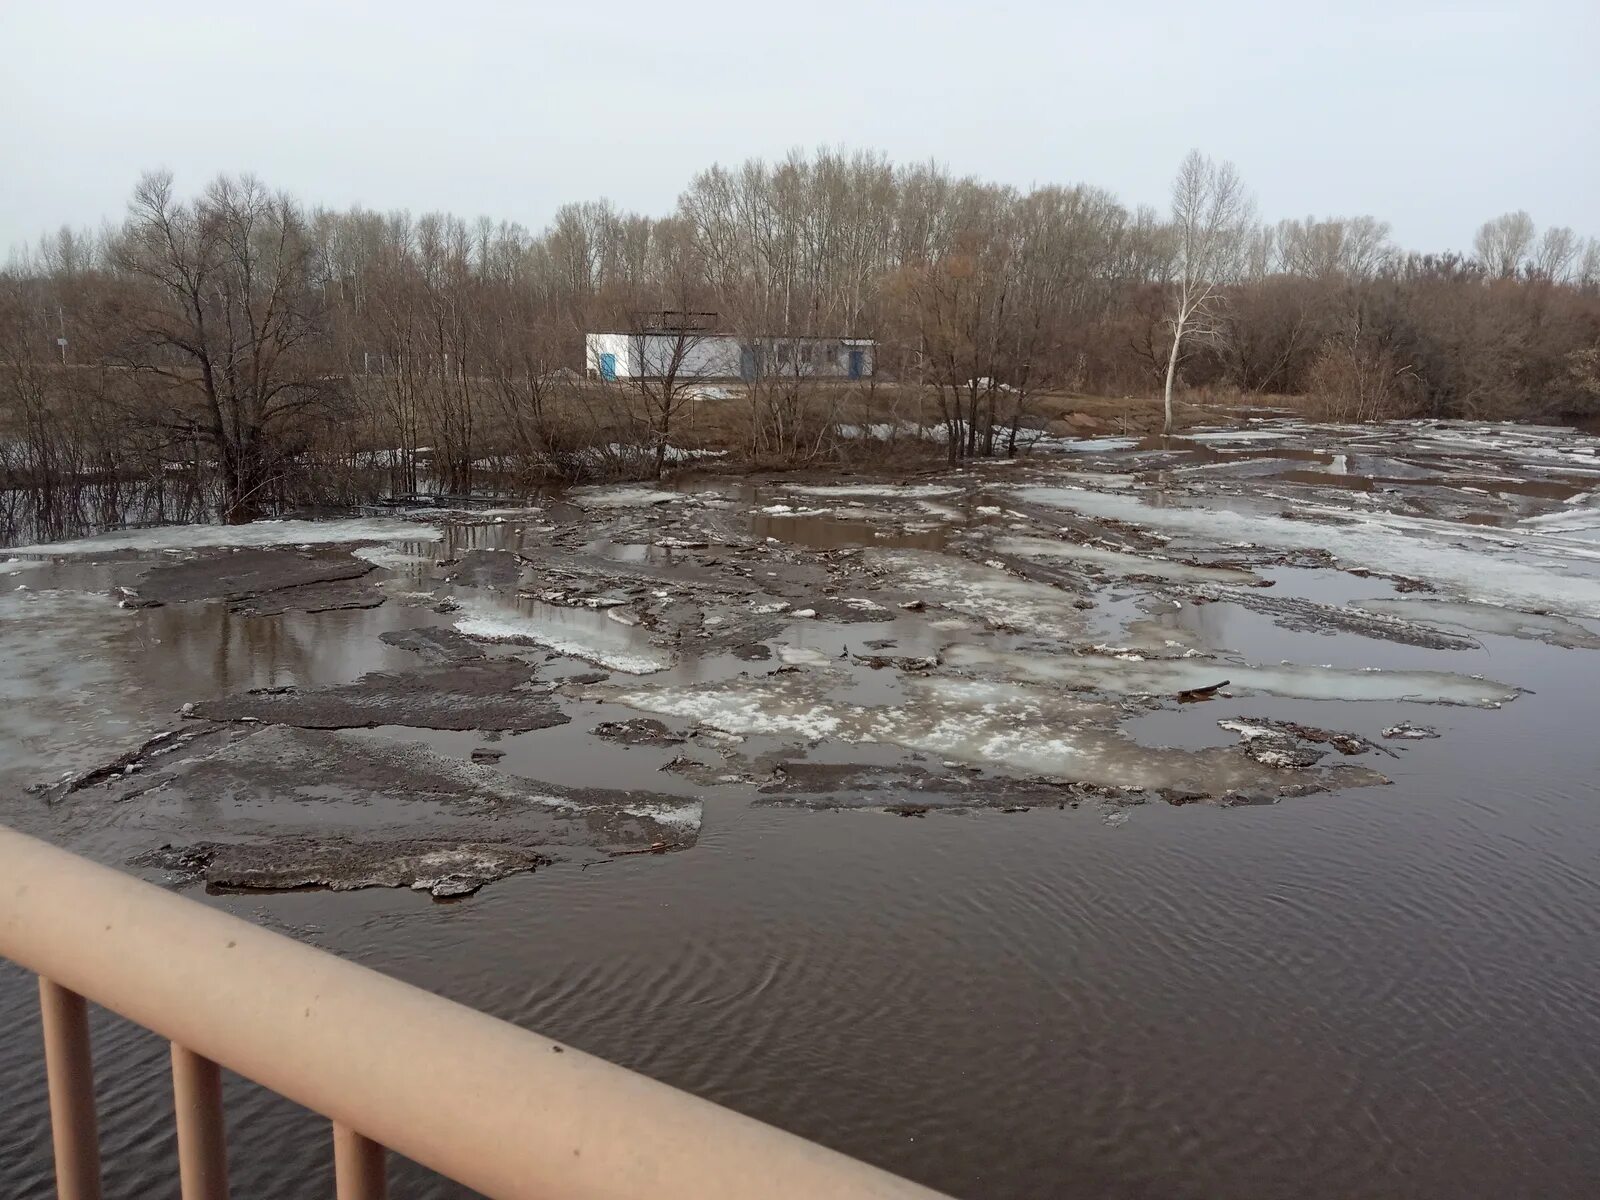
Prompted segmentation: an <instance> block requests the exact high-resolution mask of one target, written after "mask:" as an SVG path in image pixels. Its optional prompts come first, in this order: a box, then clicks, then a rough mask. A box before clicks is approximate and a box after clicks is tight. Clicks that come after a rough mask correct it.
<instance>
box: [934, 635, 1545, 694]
mask: <svg viewBox="0 0 1600 1200" xmlns="http://www.w3.org/2000/svg"><path fill="white" fill-rule="evenodd" d="M941 657H942V658H943V660H944V662H945V663H946V664H947V665H949V666H952V667H968V668H973V669H979V670H987V671H991V672H999V673H1001V674H1004V675H1007V676H1017V677H1021V678H1024V679H1032V680H1037V681H1041V682H1050V683H1064V684H1066V685H1068V686H1069V687H1077V688H1087V689H1091V690H1094V691H1100V692H1109V693H1114V694H1118V695H1133V696H1172V695H1176V694H1177V693H1179V692H1184V691H1191V690H1196V689H1205V688H1210V687H1213V686H1215V685H1217V684H1220V683H1223V682H1224V681H1226V682H1227V684H1228V686H1229V689H1230V690H1232V691H1239V692H1265V693H1267V694H1269V695H1273V696H1287V697H1292V698H1296V699H1301V700H1411V701H1417V702H1420V703H1429V704H1469V705H1478V706H1480V707H1484V708H1495V707H1498V706H1499V705H1500V704H1503V703H1504V702H1506V701H1507V700H1513V699H1515V698H1516V697H1517V695H1518V694H1519V693H1520V692H1521V690H1522V689H1520V688H1516V687H1512V686H1511V685H1509V684H1504V683H1497V682H1495V681H1494V680H1492V679H1479V678H1476V677H1474V676H1471V675H1458V674H1455V673H1454V672H1451V671H1383V670H1349V669H1344V668H1335V667H1311V666H1299V665H1294V664H1283V665H1280V666H1250V665H1246V664H1243V663H1231V662H1219V661H1216V660H1214V659H1195V658H1185V659H1156V660H1149V661H1140V660H1127V659H1122V658H1112V657H1108V656H1105V655H1090V654H1085V655H1081V656H1076V657H1069V656H1060V655H1041V654H1019V653H1016V652H1013V651H1006V650H992V649H989V648H987V647H984V646H965V645H954V646H949V647H947V648H946V649H945V650H944V651H943V652H942V654H941Z"/></svg>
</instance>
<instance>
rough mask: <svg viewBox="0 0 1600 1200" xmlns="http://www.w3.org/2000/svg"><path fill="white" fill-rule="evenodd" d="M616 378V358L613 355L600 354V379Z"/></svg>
mask: <svg viewBox="0 0 1600 1200" xmlns="http://www.w3.org/2000/svg"><path fill="white" fill-rule="evenodd" d="M616 377H617V356H616V355H615V354H602V355H601V356H600V378H601V379H615V378H616Z"/></svg>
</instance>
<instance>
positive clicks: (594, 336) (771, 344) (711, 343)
mask: <svg viewBox="0 0 1600 1200" xmlns="http://www.w3.org/2000/svg"><path fill="white" fill-rule="evenodd" d="M584 342H585V353H584V361H585V365H586V366H587V368H588V374H589V377H590V378H591V379H660V378H662V377H664V376H666V375H669V374H670V375H673V376H674V377H675V378H678V379H706V380H711V379H743V380H745V381H746V382H749V381H750V380H753V379H756V378H757V377H759V376H761V375H772V374H785V375H790V374H793V375H800V376H803V377H806V378H814V379H866V378H869V377H870V376H871V375H872V371H873V367H874V361H873V360H874V357H875V354H874V351H875V349H876V343H874V342H873V340H872V339H871V338H847V337H758V338H740V337H739V336H738V335H736V334H732V333H712V332H707V331H705V330H700V329H689V328H680V329H648V328H647V329H646V330H645V331H643V332H636V333H591V334H588V335H586V337H585V339H584Z"/></svg>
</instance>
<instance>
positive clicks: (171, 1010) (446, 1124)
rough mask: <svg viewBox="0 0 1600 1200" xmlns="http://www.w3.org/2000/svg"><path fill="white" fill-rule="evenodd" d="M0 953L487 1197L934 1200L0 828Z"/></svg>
mask: <svg viewBox="0 0 1600 1200" xmlns="http://www.w3.org/2000/svg"><path fill="white" fill-rule="evenodd" d="M0 955H4V956H5V957H7V958H10V959H12V960H14V961H16V962H18V963H20V964H21V965H22V966H24V967H27V968H28V969H29V970H32V971H34V972H36V973H37V974H39V975H42V976H46V977H48V978H50V979H52V980H54V981H55V982H57V983H59V984H60V985H61V986H63V987H66V988H69V989H71V990H72V991H75V992H78V993H80V994H82V995H84V996H86V997H88V998H89V999H91V1000H93V1001H94V1002H95V1003H97V1004H100V1005H103V1006H104V1007H106V1008H108V1009H111V1010H112V1011H113V1012H116V1013H119V1014H121V1015H122V1016H124V1017H126V1018H128V1019H129V1020H130V1021H133V1022H135V1023H137V1024H139V1025H143V1026H145V1027H146V1028H148V1029H151V1030H154V1031H155V1032H156V1033H159V1034H161V1035H162V1036H163V1037H166V1038H167V1039H169V1040H171V1041H173V1042H176V1043H178V1044H179V1045H180V1046H183V1047H186V1048H187V1049H188V1050H189V1051H192V1052H193V1053H194V1054H197V1055H199V1056H201V1057H203V1058H205V1059H209V1060H210V1061H212V1062H214V1063H219V1064H221V1065H222V1066H224V1067H226V1068H228V1069H229V1070H230V1071H234V1072H236V1073H237V1074H239V1075H242V1076H244V1077H245V1078H247V1079H251V1080H254V1081H255V1082H257V1083H259V1084H261V1085H262V1086H264V1087H266V1088H268V1089H270V1090H272V1091H274V1092H277V1093H279V1094H280V1095H282V1096H285V1097H287V1098H288V1099H290V1100H293V1101H294V1102H295V1103H297V1104H300V1105H303V1106H304V1107H306V1108H309V1109H311V1110H313V1111H314V1112H318V1113H322V1114H323V1115H324V1116H327V1117H329V1118H331V1119H332V1120H334V1121H336V1122H339V1123H340V1124H342V1125H344V1126H346V1127H348V1128H350V1129H352V1130H359V1131H360V1132H361V1133H362V1134H363V1135H364V1136H366V1137H367V1138H370V1139H371V1140H373V1141H374V1142H377V1143H378V1144H380V1145H382V1146H387V1147H389V1148H390V1149H392V1150H394V1151H395V1152H396V1153H398V1154H403V1155H405V1156H406V1157H408V1158H411V1159H415V1160H416V1161H417V1162H420V1163H422V1164H423V1165H424V1166H426V1167H429V1168H431V1169H432V1170H434V1171H437V1172H438V1173H440V1174H442V1175H445V1176H447V1177H449V1178H451V1179H454V1180H456V1181H457V1182H459V1183H462V1184H465V1185H466V1186H467V1187H469V1188H472V1189H474V1190H476V1191H478V1192H481V1193H483V1194H484V1195H486V1196H490V1197H494V1198H495V1200H556V1198H559V1200H638V1198H642V1197H651V1198H652V1200H675V1198H678V1197H683V1198H685V1200H687V1198H689V1197H694V1198H695V1200H719V1198H728V1200H733V1198H735V1197H737V1198H739V1200H744V1198H745V1197H748V1196H751V1195H760V1196H762V1197H764V1198H765V1200H802V1198H803V1200H813V1198H814V1197H819V1196H827V1197H830V1198H834V1200H866V1198H868V1197H874V1198H884V1200H888V1198H900V1197H903V1198H905V1200H912V1198H914V1197H924V1198H926V1197H933V1196H935V1195H936V1193H933V1192H930V1191H928V1190H927V1189H925V1188H922V1187H920V1186H918V1185H916V1184H913V1183H910V1182H908V1181H906V1180H903V1179H899V1178H897V1177H895V1176H893V1175H890V1174H888V1173H887V1172H884V1171H881V1170H878V1169H877V1168H875V1167H870V1166H867V1165H866V1164H864V1163H860V1162H857V1161H855V1160H854V1159H850V1158H847V1157H845V1156H844V1155H842V1154H838V1153H836V1152H834V1151H832V1150H828V1149H825V1148H824V1147H822V1146H818V1145H815V1144H814V1143H811V1142H808V1141H805V1140H804V1139H802V1138H798V1137H795V1136H793V1135H792V1134H788V1133H784V1132H782V1131H781V1130H778V1129H775V1128H773V1127H772V1126H770V1125H765V1124H763V1123H761V1122H760V1121H756V1120H754V1119H752V1118H750V1117H745V1116H742V1115H740V1114H738V1113H735V1112H732V1111H730V1110H728V1109H725V1108H722V1107H720V1106H718V1105H715V1104H712V1103H710V1102H709V1101H706V1100H701V1099H699V1098H697V1097H694V1096H691V1095H689V1094H688V1093H686V1092H680V1091H678V1090H677V1089H675V1088H671V1087H668V1086H667V1085H666V1084H662V1083H658V1082H656V1081H654V1080H651V1079H647V1078H646V1077H644V1076H643V1075H639V1074H636V1073H634V1072H632V1071H628V1070H626V1069H624V1068H622V1067H618V1066H615V1065H613V1064H611V1063H607V1062H604V1061H602V1060H600V1059H598V1058H593V1057H591V1056H589V1055H587V1054H583V1053H581V1052H580V1051H577V1050H572V1049H569V1048H568V1047H566V1046H563V1045H561V1044H560V1043H558V1042H554V1041H551V1040H550V1039H548V1038H545V1037H542V1036H541V1035H539V1034H536V1033H531V1032H529V1031H526V1030H523V1029H519V1028H517V1027H516V1026H514V1025H511V1024H508V1023H507V1022H505V1021H500V1020H497V1019H495V1018H493V1017H490V1016H487V1015H486V1014H483V1013H479V1012H476V1011H474V1010H472V1009H470V1008H467V1007H465V1006H463V1005H460V1004H456V1003H454V1002H453V1001H450V1000H446V999H444V998H443V997H440V996H435V995H433V994H432V993H430V992H426V991H423V990H422V989H420V988H415V987H412V986H410V985H409V984H405V983H401V982H400V981H398V980H395V979H390V978H389V977H387V976H385V975H381V974H379V973H378V972H376V971H372V970H369V969H368V968H366V967H362V966H358V965H357V964H355V963H351V962H346V961H345V960H344V959H341V958H339V957H337V956H336V955H333V954H329V953H326V952H325V951H321V950H317V949H315V948H313V947H310V946H306V945H302V944H301V943H299V942H296V941H294V940H293V939H291V938H288V937H285V936H283V935H282V934H278V933H274V932H271V931H270V930H266V929H262V928H260V927H259V926H256V925H252V924H250V923H249V922H248V921H243V920H240V919H239V918H237V917H234V916H231V915H230V914H228V913H225V912H221V911H219V910H217V909H213V908H210V907H208V906H207V905H204V904H201V903H199V902H197V901H194V900H190V899H186V898H185V897H182V896H178V895H174V894H172V893H170V892H167V891H165V890H163V889H161V888H159V887H156V886H154V885H152V884H149V883H145V882H143V881H142V880H138V879H135V878H133V877H132V876H129V875H125V874H122V873H121V872H118V871H114V870H111V869H110V868H107V867H103V866H99V865H98V864H95V863H91V862H89V861H87V860H85V859H82V858H79V857H78V856H76V855H73V854H70V853H68V852H66V851H64V850H60V849H58V848H56V847H54V846H51V845H49V844H48V843H45V842H41V841H39V840H37V839H35V838H30V837H27V836H25V835H23V834H20V833H17V832H15V831H13V830H9V829H3V828H0Z"/></svg>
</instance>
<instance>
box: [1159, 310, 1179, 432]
mask: <svg viewBox="0 0 1600 1200" xmlns="http://www.w3.org/2000/svg"><path fill="white" fill-rule="evenodd" d="M1182 341H1183V322H1182V321H1174V322H1173V325H1172V352H1171V353H1170V354H1168V355H1167V387H1166V391H1165V393H1164V408H1163V411H1164V413H1165V416H1166V420H1165V422H1164V423H1163V424H1162V426H1161V433H1162V435H1163V436H1171V434H1172V380H1173V377H1174V376H1176V375H1177V373H1178V346H1179V344H1180V343H1181V342H1182Z"/></svg>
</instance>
